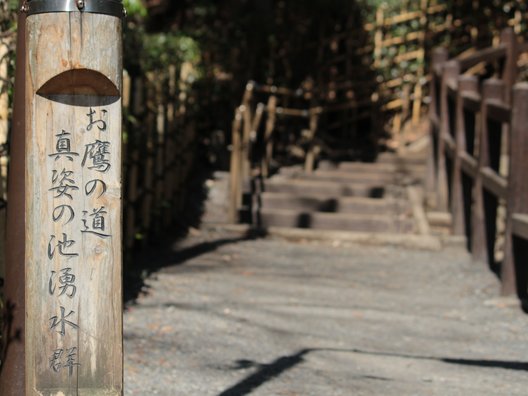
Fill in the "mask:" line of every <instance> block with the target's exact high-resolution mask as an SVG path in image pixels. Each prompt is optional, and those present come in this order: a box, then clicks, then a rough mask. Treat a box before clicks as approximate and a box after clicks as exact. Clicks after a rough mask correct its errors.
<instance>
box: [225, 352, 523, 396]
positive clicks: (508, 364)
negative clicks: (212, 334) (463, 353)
mask: <svg viewBox="0 0 528 396" xmlns="http://www.w3.org/2000/svg"><path fill="white" fill-rule="evenodd" d="M312 352H345V353H354V354H363V355H375V356H383V357H395V358H403V359H417V360H432V361H438V362H444V363H448V364H456V365H463V366H475V367H482V368H500V369H507V370H520V371H528V362H516V361H504V360H482V359H462V358H444V357H433V356H419V355H406V354H398V353H391V352H375V351H363V350H360V349H337V348H305V349H301V350H300V351H298V352H296V353H294V354H292V355H287V356H281V357H279V358H278V359H276V360H275V361H273V362H271V363H269V364H260V363H257V362H253V361H251V360H239V361H237V362H236V366H235V367H234V368H233V369H235V370H238V369H246V368H249V367H257V368H258V369H257V371H256V372H254V373H253V374H250V375H248V376H247V377H246V378H244V379H242V380H241V381H239V382H238V383H236V384H235V385H233V386H232V387H230V388H229V389H226V390H225V391H223V392H221V393H219V394H218V396H244V395H249V394H250V393H251V392H253V391H254V390H255V389H256V388H258V387H260V386H261V385H263V384H264V383H266V382H269V381H272V380H273V379H275V378H278V377H279V376H280V375H281V374H283V373H284V372H285V371H287V370H290V369H292V368H293V367H295V366H297V365H299V364H301V363H303V362H304V361H305V359H304V357H305V356H306V355H308V354H310V353H312ZM363 377H364V378H370V379H378V380H385V381H391V379H390V378H383V377H377V376H371V375H370V376H363Z"/></svg>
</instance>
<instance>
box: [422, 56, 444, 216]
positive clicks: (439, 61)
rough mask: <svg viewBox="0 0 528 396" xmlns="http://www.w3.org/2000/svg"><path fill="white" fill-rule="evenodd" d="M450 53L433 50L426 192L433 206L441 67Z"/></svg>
mask: <svg viewBox="0 0 528 396" xmlns="http://www.w3.org/2000/svg"><path fill="white" fill-rule="evenodd" d="M447 59H448V53H447V50H446V49H445V48H437V49H435V50H434V51H433V57H432V60H431V73H430V87H429V92H430V94H429V95H430V96H431V103H430V104H429V123H430V126H429V128H430V133H429V136H430V142H429V156H428V158H427V178H426V186H425V187H426V192H427V200H428V201H429V204H430V205H431V206H436V188H437V187H436V183H437V180H438V144H439V139H440V83H441V74H440V72H441V68H442V65H443V64H444V63H445V62H446V61H447Z"/></svg>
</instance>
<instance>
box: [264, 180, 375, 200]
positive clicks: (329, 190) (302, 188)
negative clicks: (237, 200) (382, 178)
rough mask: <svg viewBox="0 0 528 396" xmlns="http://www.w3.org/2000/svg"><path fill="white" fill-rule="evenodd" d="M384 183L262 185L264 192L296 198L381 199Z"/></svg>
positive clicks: (277, 182) (283, 182)
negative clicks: (288, 194)
mask: <svg viewBox="0 0 528 396" xmlns="http://www.w3.org/2000/svg"><path fill="white" fill-rule="evenodd" d="M384 184H385V183H381V182H377V181H371V182H365V183H339V182H332V181H323V180H302V179H286V178H282V177H276V178H272V179H270V180H269V181H267V182H265V184H264V191H265V192H275V193H290V194H295V195H297V196H306V195H309V196H314V197H317V198H337V197H348V196H354V197H370V198H381V197H383V196H384V194H385V187H384Z"/></svg>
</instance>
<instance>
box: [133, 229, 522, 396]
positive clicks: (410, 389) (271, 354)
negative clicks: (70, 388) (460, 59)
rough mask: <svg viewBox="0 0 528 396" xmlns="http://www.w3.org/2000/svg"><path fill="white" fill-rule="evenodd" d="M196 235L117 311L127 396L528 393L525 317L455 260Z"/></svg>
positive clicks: (483, 273)
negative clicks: (120, 316)
mask: <svg viewBox="0 0 528 396" xmlns="http://www.w3.org/2000/svg"><path fill="white" fill-rule="evenodd" d="M192 234H193V235H192V236H191V237H189V238H187V239H186V240H185V241H183V242H180V243H178V244H174V245H173V246H170V247H168V248H167V249H157V251H156V252H153V254H154V257H155V260H157V262H156V263H155V264H156V267H158V268H160V269H159V270H158V271H156V272H154V273H152V274H151V275H150V276H149V277H148V278H147V279H146V280H145V286H144V288H143V292H142V293H141V294H140V296H139V297H138V298H137V299H136V300H135V302H134V303H130V304H129V305H128V309H127V310H126V312H125V317H124V329H125V330H124V338H125V395H166V396H177V395H185V396H194V395H196V396H209V395H210V396H229V395H231V396H234V395H237V396H241V395H250V394H251V395H280V396H295V395H303V396H304V395H314V396H321V395H356V396H357V395H389V396H390V395H394V396H396V395H397V396H402V395H420V396H422V395H442V396H446V395H460V396H462V395H463V396H468V395H478V396H483V395H497V396H505V395H508V396H514V395H526V394H527V392H528V391H527V389H528V375H527V371H528V331H527V329H528V316H526V315H525V314H524V313H523V312H522V311H521V310H520V308H519V307H518V306H517V305H515V304H511V303H510V301H509V300H503V299H500V298H497V296H498V289H499V285H498V281H497V279H496V278H495V277H494V275H493V274H491V273H490V272H489V271H488V270H487V269H486V268H485V267H484V266H483V265H481V264H478V263H472V262H471V261H470V258H469V257H468V255H467V254H466V253H465V252H464V251H463V250H462V249H456V248H451V249H445V248H444V250H442V251H440V252H438V251H427V250H413V249H408V248H402V247H400V248H398V247H389V246H366V245H357V244H353V243H347V242H343V241H326V242H316V241H310V242H309V241H303V240H298V241H296V242H291V241H285V240H282V239H276V238H262V239H253V238H246V237H244V235H241V234H237V233H234V232H230V233H229V232H226V231H225V230H222V229H218V230H216V231H215V230H210V231H205V230H204V231H194V232H193V233H192Z"/></svg>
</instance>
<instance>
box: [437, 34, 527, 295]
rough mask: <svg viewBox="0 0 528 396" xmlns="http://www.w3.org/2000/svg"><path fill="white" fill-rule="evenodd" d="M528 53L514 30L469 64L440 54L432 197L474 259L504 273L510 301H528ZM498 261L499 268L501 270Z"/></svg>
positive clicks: (503, 285)
mask: <svg viewBox="0 0 528 396" xmlns="http://www.w3.org/2000/svg"><path fill="white" fill-rule="evenodd" d="M527 51H528V43H524V42H521V41H520V40H519V39H518V37H517V36H516V35H515V34H514V32H513V30H506V31H504V32H503V33H502V36H501V42H500V43H499V44H498V45H496V46H494V47H489V48H484V49H482V50H480V51H477V52H474V53H473V54H471V55H470V56H468V57H464V58H458V59H456V58H455V59H449V57H448V54H447V51H445V50H439V51H437V52H436V53H435V54H434V57H433V66H432V68H431V93H432V103H431V106H430V123H431V140H432V143H433V144H432V145H431V147H432V152H431V156H430V172H429V178H428V179H429V181H430V186H429V187H430V188H431V187H433V186H434V188H431V189H430V192H433V193H434V200H433V201H434V204H435V206H436V208H437V209H438V210H447V211H448V212H449V213H450V214H451V218H452V232H453V233H454V234H455V235H464V236H465V237H466V239H467V242H468V248H469V250H470V251H471V253H472V255H473V257H474V258H475V259H477V260H483V261H486V262H488V263H489V264H490V266H492V267H496V266H497V267H498V269H499V270H500V276H501V280H502V291H503V293H504V294H511V293H514V292H517V293H518V294H519V296H520V297H522V298H526V297H527V296H528V294H527V293H528V290H527V284H528V276H527V274H528V272H527V269H528V267H527V265H526V260H527V259H528V256H527V255H526V253H527V252H528V251H527V250H526V241H528V232H527V231H528V183H526V179H525V177H524V175H525V168H526V166H527V163H526V158H528V138H527V136H528V135H527V133H526V132H527V125H528V84H527V83H526V82H517V77H518V75H519V70H520V66H519V60H521V59H522V54H523V53H526V52H527ZM497 260H499V262H498V263H497Z"/></svg>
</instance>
